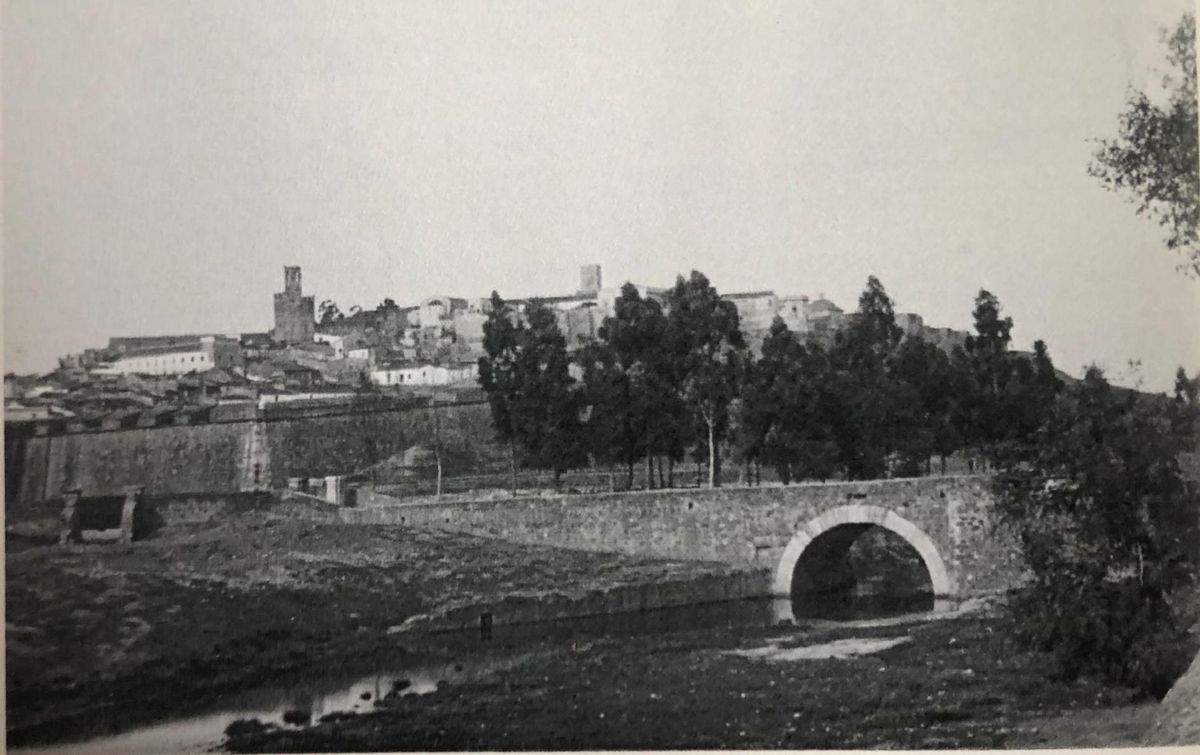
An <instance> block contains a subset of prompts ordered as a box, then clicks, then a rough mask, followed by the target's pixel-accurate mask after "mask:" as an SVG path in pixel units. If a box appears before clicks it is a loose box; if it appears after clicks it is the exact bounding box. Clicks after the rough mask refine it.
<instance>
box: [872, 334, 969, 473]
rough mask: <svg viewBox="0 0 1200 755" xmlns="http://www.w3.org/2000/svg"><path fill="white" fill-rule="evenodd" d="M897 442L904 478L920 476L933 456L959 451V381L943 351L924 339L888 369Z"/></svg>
mask: <svg viewBox="0 0 1200 755" xmlns="http://www.w3.org/2000/svg"><path fill="white" fill-rule="evenodd" d="M889 374H890V376H891V380H890V382H891V388H892V391H893V394H892V408H893V416H894V420H893V422H894V424H893V430H894V433H895V434H894V437H893V441H892V447H893V448H894V449H895V451H896V452H897V453H898V454H899V455H900V474H902V475H907V476H915V475H919V474H921V472H922V466H924V465H927V464H928V462H929V459H930V458H931V457H932V456H933V454H935V453H938V454H941V455H942V458H943V460H944V459H945V456H946V455H947V454H948V453H952V452H953V451H954V450H956V449H957V448H958V444H959V436H958V433H957V431H956V430H955V427H954V422H953V415H954V411H955V406H956V404H955V395H954V391H955V375H954V368H953V365H952V364H951V362H950V358H949V357H948V356H947V355H946V353H945V352H944V351H942V350H941V349H939V348H938V347H936V346H934V345H933V344H931V343H929V342H928V341H926V340H924V339H923V338H921V337H920V336H915V337H910V338H906V339H905V340H904V342H903V343H902V344H901V345H900V348H899V349H898V350H897V352H896V354H895V356H894V357H893V359H892V361H891V362H890V365H889Z"/></svg>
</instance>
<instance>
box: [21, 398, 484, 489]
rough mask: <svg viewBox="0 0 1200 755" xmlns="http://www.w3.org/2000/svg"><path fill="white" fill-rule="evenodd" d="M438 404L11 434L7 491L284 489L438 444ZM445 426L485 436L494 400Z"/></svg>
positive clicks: (465, 440) (446, 411)
mask: <svg viewBox="0 0 1200 755" xmlns="http://www.w3.org/2000/svg"><path fill="white" fill-rule="evenodd" d="M432 411H433V410H431V409H429V408H425V407H417V406H411V405H410V406H400V407H397V406H396V405H395V404H394V403H393V404H392V405H391V406H388V405H386V404H374V403H363V404H361V405H359V406H358V407H357V410H355V409H354V408H353V407H351V408H347V407H345V406H341V407H328V406H327V407H322V408H309V409H295V408H291V407H287V408H284V409H269V410H267V411H263V412H259V413H257V414H256V415H255V416H253V417H252V418H249V419H246V420H236V421H224V422H208V423H200V424H190V425H166V426H161V427H145V428H121V429H107V430H93V431H83V432H68V433H62V434H54V435H29V434H22V433H11V434H10V433H8V432H6V434H5V444H4V456H5V493H6V499H7V500H8V501H10V502H12V501H15V502H18V503H24V504H29V503H32V502H35V501H41V500H45V499H51V498H57V497H58V496H60V495H61V494H62V492H63V491H64V490H69V489H74V488H78V489H80V490H82V491H83V492H84V495H88V496H100V495H117V494H120V493H122V492H123V491H124V489H125V488H126V487H127V486H130V485H140V486H142V487H143V488H144V489H145V492H146V495H151V496H152V495H168V494H170V495H175V494H210V493H234V492H238V491H246V490H255V489H268V488H274V489H279V488H283V487H285V486H286V484H287V479H288V478H289V477H324V476H326V475H341V474H348V473H351V472H354V471H356V470H360V469H362V468H363V467H366V466H368V465H370V464H374V463H376V462H379V461H382V460H383V459H386V458H388V457H389V456H391V455H393V454H396V453H399V452H401V451H403V450H404V449H405V448H408V447H409V446H412V445H426V446H431V445H432V444H433V439H434V437H435V434H434V433H435V431H434V422H433V416H432ZM437 411H438V412H439V418H438V423H439V432H441V433H442V437H443V438H444V439H446V438H453V439H454V442H456V443H460V444H474V445H477V446H482V445H486V444H488V443H490V442H491V438H492V432H491V426H490V421H489V418H488V417H489V415H488V408H487V405H486V404H458V405H450V406H443V407H440V408H438V409H437Z"/></svg>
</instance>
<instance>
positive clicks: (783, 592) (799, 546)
mask: <svg viewBox="0 0 1200 755" xmlns="http://www.w3.org/2000/svg"><path fill="white" fill-rule="evenodd" d="M856 524H857V525H872V524H873V525H878V526H880V527H883V528H884V529H887V530H891V531H892V532H894V533H896V534H897V535H899V536H900V537H902V538H904V539H905V540H906V541H907V542H908V544H909V545H911V546H912V547H913V548H914V549H915V550H916V551H917V553H918V554H919V555H920V556H921V561H922V562H924V564H925V569H926V570H927V571H928V572H929V580H930V582H931V583H932V585H933V592H934V594H935V595H952V594H954V592H955V590H954V582H953V581H952V580H951V579H950V575H949V573H948V572H947V571H946V563H945V561H943V560H942V556H941V554H940V553H938V549H937V546H936V545H934V542H933V540H932V539H930V537H929V535H927V534H925V532H924V531H923V530H922V529H921V528H920V527H918V526H917V525H915V524H913V523H912V522H910V521H908V520H907V519H905V518H904V517H902V516H900V515H899V514H897V513H896V512H894V511H892V510H890V509H885V508H883V507H881V506H871V505H868V504H852V505H848V506H839V507H837V508H835V509H831V510H829V511H826V512H825V513H824V514H821V515H820V516H818V517H816V518H815V519H812V520H810V521H809V522H808V523H806V524H805V525H804V526H803V527H801V528H800V529H799V531H797V532H796V533H795V534H794V535H793V536H792V539H791V540H790V541H789V542H788V544H787V547H786V548H784V550H783V555H782V556H780V559H779V564H778V565H777V566H776V567H775V578H774V580H773V582H772V585H771V592H772V593H773V594H775V595H778V596H780V597H783V596H790V595H791V593H792V580H793V578H794V577H795V573H796V564H797V563H799V561H800V556H801V555H803V553H804V551H805V549H807V548H808V546H809V544H810V543H812V541H813V540H815V539H817V538H818V537H820V536H821V535H823V534H825V533H826V532H829V531H830V530H832V529H834V528H835V527H841V526H843V525H856Z"/></svg>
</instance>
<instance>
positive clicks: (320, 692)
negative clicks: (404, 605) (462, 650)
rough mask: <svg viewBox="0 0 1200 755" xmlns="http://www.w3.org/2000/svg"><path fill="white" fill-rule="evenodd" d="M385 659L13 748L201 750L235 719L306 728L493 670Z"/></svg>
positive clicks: (91, 754) (480, 664)
mask: <svg viewBox="0 0 1200 755" xmlns="http://www.w3.org/2000/svg"><path fill="white" fill-rule="evenodd" d="M388 663H392V664H394V665H393V666H392V667H388V666H384V667H383V668H384V670H379V671H373V672H370V673H362V672H358V673H357V674H354V673H348V674H333V675H321V674H317V675H314V676H310V677H308V678H304V679H301V680H298V681H296V682H295V683H293V684H287V685H282V684H281V685H272V686H268V687H261V688H259V689H256V690H252V691H249V692H245V693H241V694H236V695H230V696H228V697H227V698H226V699H225V700H223V701H222V703H221V704H220V705H219V706H216V707H215V708H214V709H213V710H211V711H209V712H206V713H203V714H200V715H193V716H188V717H184V718H177V719H174V720H171V721H167V722H163V723H159V724H153V725H150V726H143V727H139V728H135V729H132V730H130V731H126V732H123V733H120V734H113V735H108V736H101V737H95V738H92V739H89V740H87V741H84V742H76V743H58V744H54V745H49V746H45V747H32V748H20V749H15V750H12V751H13V752H26V753H47V754H48V753H75V754H77V755H101V754H107V753H113V755H117V754H121V755H124V754H125V753H136V752H154V753H195V752H204V751H209V750H212V749H213V748H215V747H216V746H218V745H219V744H220V743H221V741H222V740H223V738H224V733H225V729H226V727H228V726H229V724H231V723H233V722H234V721H238V720H242V719H258V720H259V721H261V722H263V723H268V724H274V725H276V726H281V727H293V728H294V727H298V726H307V725H309V724H310V723H316V722H318V721H319V720H320V719H321V717H322V716H325V715H329V714H336V713H343V714H354V713H361V712H365V711H368V710H371V709H373V708H374V707H375V702H376V701H378V700H381V699H384V698H385V697H386V696H387V695H388V694H389V693H395V694H399V695H410V694H413V695H421V694H426V693H429V692H433V691H434V690H436V689H437V688H438V685H439V683H446V682H451V683H453V682H461V681H466V680H468V679H472V678H476V677H479V676H482V675H484V674H486V673H489V672H490V671H491V670H492V669H490V668H489V667H488V663H487V661H486V660H484V659H478V660H477V662H475V663H472V664H464V663H461V662H447V661H434V662H431V661H429V660H421V659H411V658H410V659H407V660H406V661H388Z"/></svg>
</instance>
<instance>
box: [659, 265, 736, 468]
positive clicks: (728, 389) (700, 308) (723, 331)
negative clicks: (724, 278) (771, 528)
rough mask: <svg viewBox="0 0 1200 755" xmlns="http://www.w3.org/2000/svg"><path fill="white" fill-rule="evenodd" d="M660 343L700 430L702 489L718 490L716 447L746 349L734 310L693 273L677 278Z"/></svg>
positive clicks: (718, 457) (730, 303)
mask: <svg viewBox="0 0 1200 755" xmlns="http://www.w3.org/2000/svg"><path fill="white" fill-rule="evenodd" d="M667 309H668V315H667V329H666V333H665V340H666V343H667V345H668V352H669V354H670V357H671V359H672V362H671V365H670V368H671V375H672V382H673V384H674V385H675V386H677V389H678V390H677V393H678V395H680V396H682V397H683V400H684V403H685V404H686V405H687V407H688V408H689V410H690V412H691V414H692V416H693V418H694V419H695V420H696V424H697V425H698V426H699V427H701V428H703V435H704V438H705V442H704V446H705V449H706V451H707V457H708V485H709V487H716V486H717V485H718V484H720V463H721V456H720V452H719V451H718V445H719V444H720V442H721V441H722V440H723V439H724V437H725V434H726V431H727V430H728V425H729V407H730V404H731V403H732V402H733V400H734V398H735V397H736V396H737V392H738V386H737V375H738V370H739V364H740V363H741V361H742V359H743V358H744V355H745V350H746V343H745V340H744V339H743V336H742V331H741V329H740V327H739V324H738V312H737V307H736V306H734V304H733V303H732V302H728V301H724V300H723V299H721V297H720V295H719V294H718V293H717V290H716V289H715V288H713V286H712V284H710V283H709V281H708V278H706V277H705V276H704V274H703V273H700V272H698V271H696V270H693V271H692V273H691V275H690V276H689V277H688V278H686V279H685V278H684V277H683V276H682V275H681V276H679V277H678V278H677V279H676V281H675V287H674V288H673V289H671V291H670V293H669V294H668V307H667Z"/></svg>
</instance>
